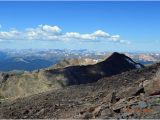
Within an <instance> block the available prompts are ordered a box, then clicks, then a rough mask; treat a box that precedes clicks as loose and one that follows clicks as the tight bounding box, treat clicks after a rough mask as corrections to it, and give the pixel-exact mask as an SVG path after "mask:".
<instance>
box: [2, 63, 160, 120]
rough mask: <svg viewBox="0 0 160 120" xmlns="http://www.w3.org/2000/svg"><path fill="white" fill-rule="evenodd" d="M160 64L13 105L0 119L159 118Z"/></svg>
mask: <svg viewBox="0 0 160 120" xmlns="http://www.w3.org/2000/svg"><path fill="white" fill-rule="evenodd" d="M159 68H160V63H157V64H154V65H152V66H149V67H146V68H142V69H135V70H130V71H128V72H123V73H121V74H118V75H115V76H111V77H104V78H102V79H100V80H99V81H97V82H95V83H90V84H86V85H74V86H70V87H64V88H63V89H59V90H57V91H50V92H44V93H41V94H37V95H32V96H30V97H26V98H19V99H17V100H14V101H9V100H8V101H1V103H0V104H1V106H0V118H1V119H2V118H5V119H7V118H11V119H13V118H83V119H86V118H160V75H159V74H160V73H158V69H159Z"/></svg>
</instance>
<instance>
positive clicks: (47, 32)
mask: <svg viewBox="0 0 160 120" xmlns="http://www.w3.org/2000/svg"><path fill="white" fill-rule="evenodd" d="M0 39H1V40H53V41H54V40H59V41H60V40H61V41H69V40H79V41H91V42H92V41H113V42H120V43H127V42H126V41H125V40H121V38H120V35H110V34H109V33H107V32H105V31H102V30H97V31H95V32H93V33H85V34H81V33H79V32H65V33H63V32H62V30H61V28H59V27H58V26H50V25H39V26H37V27H36V28H26V29H25V30H23V31H18V30H16V29H11V30H9V31H0Z"/></svg>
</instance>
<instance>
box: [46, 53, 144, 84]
mask: <svg viewBox="0 0 160 120" xmlns="http://www.w3.org/2000/svg"><path fill="white" fill-rule="evenodd" d="M142 67H144V66H143V65H141V64H139V63H136V62H134V61H133V60H132V59H131V58H129V57H127V56H125V55H124V54H120V53H117V52H115V53H113V54H112V55H111V56H110V57H109V58H107V59H106V60H104V61H102V62H99V63H97V64H95V65H86V66H70V67H66V68H64V69H56V70H52V69H50V70H46V71H45V72H44V75H46V76H50V77H51V78H54V79H56V80H57V81H61V82H62V83H63V84H64V85H65V86H66V85H78V84H86V83H92V82H96V81H97V80H98V79H100V78H102V77H106V76H112V75H116V74H119V73H122V72H125V71H128V70H131V69H136V68H142ZM55 75H56V76H59V77H57V78H56V77H55Z"/></svg>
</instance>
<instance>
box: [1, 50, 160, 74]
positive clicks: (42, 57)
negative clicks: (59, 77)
mask: <svg viewBox="0 0 160 120" xmlns="http://www.w3.org/2000/svg"><path fill="white" fill-rule="evenodd" d="M125 54H126V55H127V56H129V57H130V58H132V59H133V60H135V61H136V62H140V63H142V64H145V65H146V64H152V63H155V62H158V61H160V53H125ZM110 55H111V52H96V51H88V50H58V49H51V50H32V49H26V50H7V49H6V50H1V51H0V71H13V70H23V71H33V70H37V69H42V68H46V67H50V66H53V65H55V64H62V62H61V61H63V60H64V61H65V60H66V61H70V63H71V64H72V62H73V61H72V60H68V59H77V60H78V61H79V62H80V61H81V62H82V61H83V64H85V63H84V61H86V63H87V60H90V61H92V62H93V61H94V63H95V61H97V62H99V61H102V60H104V59H106V58H107V57H108V56H110ZM71 61H72V62H71ZM60 62H61V63H60ZM63 64H64V63H63ZM79 64H80V63H79Z"/></svg>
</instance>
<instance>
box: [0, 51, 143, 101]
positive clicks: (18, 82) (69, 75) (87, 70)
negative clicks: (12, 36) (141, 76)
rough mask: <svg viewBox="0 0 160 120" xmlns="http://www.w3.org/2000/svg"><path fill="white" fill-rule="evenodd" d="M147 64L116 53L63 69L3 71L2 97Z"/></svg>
mask: <svg viewBox="0 0 160 120" xmlns="http://www.w3.org/2000/svg"><path fill="white" fill-rule="evenodd" d="M141 67H144V66H143V65H141V64H138V63H135V62H134V61H133V60H131V59H130V58H129V57H127V56H125V55H123V54H119V53H113V54H112V55H111V56H110V57H109V58H107V59H106V60H104V61H102V62H99V63H97V64H94V65H85V66H84V65H83V66H80V65H79V66H70V67H66V68H59V69H48V70H47V69H42V70H38V71H34V72H24V73H17V74H16V73H1V74H0V97H1V98H4V99H5V98H13V99H15V98H18V97H24V96H29V95H33V94H37V93H41V92H45V91H50V90H57V89H60V88H63V87H65V86H69V85H79V84H87V83H93V82H96V81H98V80H99V79H101V78H103V77H109V76H112V75H116V74H120V73H122V72H125V71H128V70H132V69H136V68H141Z"/></svg>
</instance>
